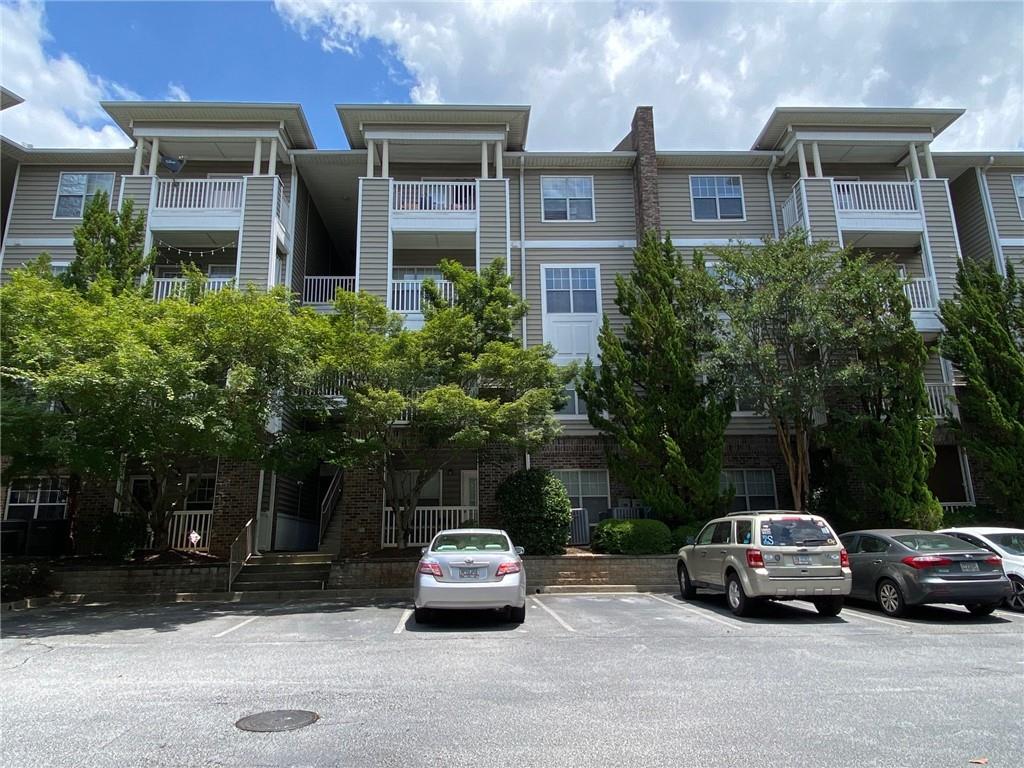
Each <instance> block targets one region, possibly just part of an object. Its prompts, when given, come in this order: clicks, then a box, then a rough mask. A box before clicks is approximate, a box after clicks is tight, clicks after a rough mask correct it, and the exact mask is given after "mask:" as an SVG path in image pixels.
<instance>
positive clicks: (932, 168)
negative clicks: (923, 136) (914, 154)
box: [922, 141, 937, 179]
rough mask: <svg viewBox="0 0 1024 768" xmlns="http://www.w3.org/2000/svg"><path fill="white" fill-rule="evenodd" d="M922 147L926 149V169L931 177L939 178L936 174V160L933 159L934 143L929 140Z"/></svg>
mask: <svg viewBox="0 0 1024 768" xmlns="http://www.w3.org/2000/svg"><path fill="white" fill-rule="evenodd" d="M922 149H923V150H924V169H925V171H926V172H927V173H928V178H929V179H934V178H937V177H936V175H935V161H934V160H932V144H931V142H930V141H929V142H928V143H926V144H925V145H924V146H923V147H922Z"/></svg>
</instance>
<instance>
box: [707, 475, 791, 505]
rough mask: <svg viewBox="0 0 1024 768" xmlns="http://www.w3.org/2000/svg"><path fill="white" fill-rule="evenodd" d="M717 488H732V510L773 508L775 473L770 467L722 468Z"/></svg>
mask: <svg viewBox="0 0 1024 768" xmlns="http://www.w3.org/2000/svg"><path fill="white" fill-rule="evenodd" d="M719 488H720V489H721V490H722V491H726V490H728V489H729V488H732V491H733V497H732V509H731V511H733V512H744V511H749V510H759V509H775V507H776V506H778V503H777V502H776V499H775V473H773V472H772V471H771V470H770V469H723V470H722V475H721V479H720V481H719Z"/></svg>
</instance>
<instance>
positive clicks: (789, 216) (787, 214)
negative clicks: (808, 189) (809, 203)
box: [782, 189, 803, 232]
mask: <svg viewBox="0 0 1024 768" xmlns="http://www.w3.org/2000/svg"><path fill="white" fill-rule="evenodd" d="M798 197H799V196H798V195H797V191H796V190H795V189H794V190H793V194H791V195H790V196H789V197H787V198H786V202H784V203H783V204H782V231H783V232H789V230H791V229H793V227H798V226H801V225H802V224H803V222H802V221H801V220H800V206H799V204H798V202H797V200H798Z"/></svg>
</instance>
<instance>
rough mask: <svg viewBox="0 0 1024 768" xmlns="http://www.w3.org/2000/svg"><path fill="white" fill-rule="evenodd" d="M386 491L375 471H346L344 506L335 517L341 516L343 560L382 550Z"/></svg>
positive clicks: (339, 508)
mask: <svg viewBox="0 0 1024 768" xmlns="http://www.w3.org/2000/svg"><path fill="white" fill-rule="evenodd" d="M383 510H384V491H383V490H382V488H381V483H380V476H379V474H378V472H377V471H376V470H374V469H369V468H364V467H360V468H357V469H346V470H345V485H344V488H343V490H342V493H341V502H340V503H339V504H338V508H337V510H336V511H335V513H334V514H336V515H341V517H342V521H341V556H342V557H352V556H354V555H360V554H362V553H364V552H376V551H377V550H378V549H380V535H381V521H382V518H383Z"/></svg>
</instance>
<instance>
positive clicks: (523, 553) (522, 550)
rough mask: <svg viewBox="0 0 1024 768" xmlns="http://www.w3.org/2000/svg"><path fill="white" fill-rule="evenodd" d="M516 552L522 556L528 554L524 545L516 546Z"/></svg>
mask: <svg viewBox="0 0 1024 768" xmlns="http://www.w3.org/2000/svg"><path fill="white" fill-rule="evenodd" d="M516 554H517V555H519V556H520V557H522V556H523V555H525V554H526V550H525V549H523V548H522V547H516Z"/></svg>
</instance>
